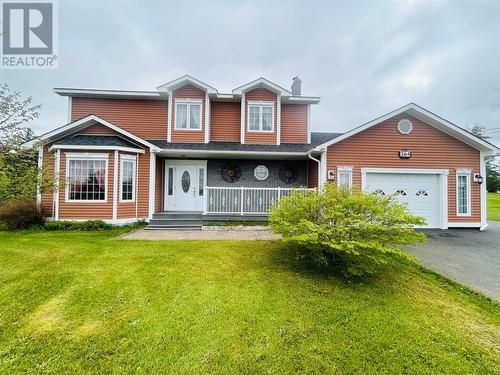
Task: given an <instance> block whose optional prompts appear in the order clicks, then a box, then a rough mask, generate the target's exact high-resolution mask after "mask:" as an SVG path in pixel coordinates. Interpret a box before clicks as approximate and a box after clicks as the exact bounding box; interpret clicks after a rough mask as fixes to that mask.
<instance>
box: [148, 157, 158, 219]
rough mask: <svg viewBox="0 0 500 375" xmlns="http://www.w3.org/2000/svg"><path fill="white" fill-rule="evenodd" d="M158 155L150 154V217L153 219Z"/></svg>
mask: <svg viewBox="0 0 500 375" xmlns="http://www.w3.org/2000/svg"><path fill="white" fill-rule="evenodd" d="M155 183H156V154H155V153H154V152H150V153H149V209H148V217H149V219H152V218H153V214H154V212H155Z"/></svg>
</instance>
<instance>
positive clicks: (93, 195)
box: [66, 155, 108, 202]
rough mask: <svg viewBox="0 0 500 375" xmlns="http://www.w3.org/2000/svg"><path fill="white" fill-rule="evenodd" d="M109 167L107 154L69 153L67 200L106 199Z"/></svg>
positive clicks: (88, 200)
mask: <svg viewBox="0 0 500 375" xmlns="http://www.w3.org/2000/svg"><path fill="white" fill-rule="evenodd" d="M107 169H108V159H107V155H105V156H86V155H82V156H80V155H67V164H66V175H67V184H66V200H67V201H73V202H78V201H85V202H91V201H106V198H107V197H106V190H107V181H106V174H107Z"/></svg>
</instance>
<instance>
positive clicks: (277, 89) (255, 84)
mask: <svg viewBox="0 0 500 375" xmlns="http://www.w3.org/2000/svg"><path fill="white" fill-rule="evenodd" d="M259 87H264V88H267V89H270V91H273V92H274V93H276V94H281V95H283V96H290V95H292V93H291V92H290V91H288V90H286V89H284V88H283V87H281V86H278V85H277V84H275V83H273V82H271V81H269V80H267V79H265V78H263V77H260V78H257V79H256V80H253V81H252V82H249V83H246V84H244V85H243V86H240V87H237V88H235V89H234V90H233V95H242V94H243V93H245V92H246V91H250V90H252V89H253V88H259Z"/></svg>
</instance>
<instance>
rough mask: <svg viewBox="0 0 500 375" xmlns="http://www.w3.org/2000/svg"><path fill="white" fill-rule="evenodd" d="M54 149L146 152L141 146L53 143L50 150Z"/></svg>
mask: <svg viewBox="0 0 500 375" xmlns="http://www.w3.org/2000/svg"><path fill="white" fill-rule="evenodd" d="M52 150H96V151H101V150H102V151H106V150H110V151H123V152H134V153H138V154H144V152H145V151H144V150H143V149H140V148H132V147H121V146H79V145H52V146H50V148H49V151H52Z"/></svg>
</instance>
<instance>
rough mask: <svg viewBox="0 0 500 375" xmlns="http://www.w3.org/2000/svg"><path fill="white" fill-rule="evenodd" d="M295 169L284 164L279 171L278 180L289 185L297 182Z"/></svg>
mask: <svg viewBox="0 0 500 375" xmlns="http://www.w3.org/2000/svg"><path fill="white" fill-rule="evenodd" d="M297 178H298V172H297V168H296V167H295V166H293V165H289V164H286V165H284V166H283V167H281V169H280V180H281V181H283V182H284V183H285V184H291V183H294V182H295V181H297Z"/></svg>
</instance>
